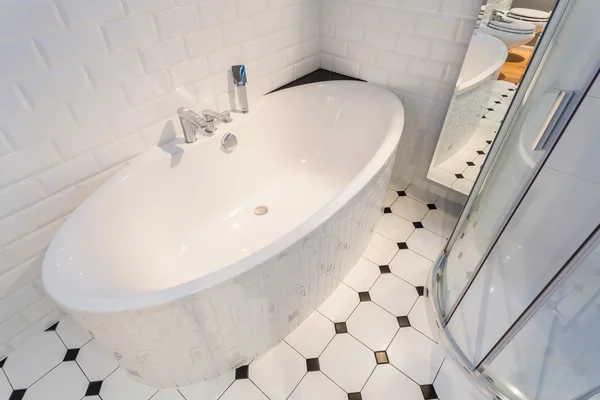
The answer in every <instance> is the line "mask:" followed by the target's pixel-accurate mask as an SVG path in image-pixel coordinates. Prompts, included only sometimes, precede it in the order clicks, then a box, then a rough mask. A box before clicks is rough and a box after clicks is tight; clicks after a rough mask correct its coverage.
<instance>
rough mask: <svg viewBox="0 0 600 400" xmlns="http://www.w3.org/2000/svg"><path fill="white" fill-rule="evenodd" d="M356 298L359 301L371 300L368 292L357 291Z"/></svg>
mask: <svg viewBox="0 0 600 400" xmlns="http://www.w3.org/2000/svg"><path fill="white" fill-rule="evenodd" d="M358 298H359V299H360V301H371V295H370V294H369V292H358Z"/></svg>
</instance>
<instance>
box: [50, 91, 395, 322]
mask: <svg viewBox="0 0 600 400" xmlns="http://www.w3.org/2000/svg"><path fill="white" fill-rule="evenodd" d="M313 86H363V87H365V86H368V87H369V90H373V89H375V90H377V91H379V92H380V93H381V95H382V96H383V97H387V98H388V99H389V100H388V101H393V102H395V104H394V107H393V108H395V109H396V112H395V114H394V116H393V118H391V121H390V125H389V127H388V132H387V134H386V135H385V137H384V140H383V141H382V143H381V145H380V146H379V148H377V150H376V151H375V153H374V155H373V157H372V158H371V159H370V160H369V161H368V162H367V163H366V164H365V166H364V167H363V168H362V169H361V170H360V172H358V173H357V174H356V175H355V176H354V177H353V178H352V179H351V180H350V182H349V183H348V185H347V186H345V187H344V188H343V189H342V190H341V191H340V192H339V193H338V194H337V195H336V196H335V197H334V198H333V199H332V200H331V201H329V202H328V203H325V204H324V205H323V207H322V208H320V209H319V210H318V211H317V212H315V213H314V214H313V215H312V216H310V217H309V218H308V219H306V220H305V221H304V222H303V223H302V224H301V225H299V226H298V227H295V228H293V229H292V230H291V231H290V232H288V233H287V234H285V235H283V236H281V237H279V238H278V239H277V240H275V241H274V242H271V243H269V244H268V245H266V246H265V247H263V248H261V249H260V250H258V251H256V252H254V253H252V254H250V255H248V256H247V257H244V258H242V259H240V260H238V261H237V262H235V263H233V264H230V265H228V266H226V267H223V268H220V269H218V270H215V271H212V272H210V273H208V274H206V275H203V276H201V277H198V278H195V279H193V280H191V281H188V282H185V283H182V284H179V285H177V286H173V287H170V288H166V289H160V290H157V291H152V292H144V293H131V294H127V295H124V296H123V295H119V296H93V297H89V296H82V293H80V292H74V293H66V291H65V290H64V287H63V285H65V281H64V280H63V281H60V280H59V279H56V278H55V279H50V278H47V276H50V275H52V274H53V271H52V269H53V265H52V264H53V262H52V260H51V259H50V258H48V253H52V252H54V251H56V249H55V247H56V246H58V245H59V243H60V242H58V241H55V239H56V238H57V237H58V235H59V234H60V230H59V231H58V232H57V234H56V235H55V236H54V238H53V240H52V242H51V244H50V246H49V247H48V251H47V253H46V255H45V256H44V260H43V263H42V274H41V275H42V282H43V285H44V288H45V289H46V291H47V293H48V294H49V295H50V297H51V298H52V299H53V300H54V301H55V302H56V303H58V305H60V306H61V307H62V308H63V309H65V310H67V311H70V312H74V313H91V314H104V313H115V312H125V311H136V310H140V309H148V308H153V307H160V306H163V305H166V304H169V303H172V302H174V301H177V300H179V299H182V298H185V297H187V296H190V295H193V294H195V293H198V292H201V291H203V290H207V289H210V288H212V287H215V286H217V285H219V284H221V283H223V282H225V281H228V280H230V279H234V278H235V277H237V276H239V275H241V274H243V273H245V272H247V271H249V270H251V269H252V268H253V267H255V266H257V265H260V264H262V263H264V262H266V261H268V260H269V259H271V258H273V257H276V256H277V255H278V254H280V253H282V252H283V251H285V250H286V249H287V248H289V247H290V246H292V245H293V244H294V243H296V242H298V241H300V240H302V238H303V237H305V236H306V235H308V234H309V233H310V232H312V231H313V230H315V229H318V227H319V226H321V225H322V224H323V222H324V221H326V220H329V219H330V218H331V217H333V216H334V215H335V214H336V213H337V212H338V211H339V210H341V209H342V208H343V207H344V206H345V205H346V204H348V203H349V202H350V201H351V200H352V199H353V198H354V197H355V196H356V195H357V194H358V193H359V192H360V190H362V188H364V187H365V185H366V184H367V183H368V182H369V181H370V180H371V179H372V178H373V177H374V176H375V175H376V174H377V172H378V171H379V170H380V169H381V168H383V166H384V165H385V163H386V161H387V160H388V159H389V158H390V157H391V156H393V154H394V151H395V150H396V148H397V146H398V144H399V142H400V138H401V135H402V130H403V127H404V106H403V104H402V102H401V100H400V99H399V98H398V97H397V96H396V95H395V94H394V93H393V92H391V91H390V90H388V89H385V88H382V87H379V86H376V85H373V84H369V83H367V82H358V81H330V82H317V83H312V84H307V85H302V86H297V87H293V88H290V89H286V90H283V91H279V92H275V93H272V94H265V95H263V96H261V97H259V98H258V99H257V100H255V109H257V108H261V107H262V106H264V105H265V104H267V103H268V102H270V101H272V100H271V99H272V98H273V97H275V96H277V97H279V96H280V95H281V94H285V93H290V92H291V91H301V90H303V89H305V88H306V87H313ZM357 89H358V87H357V88H356V89H354V90H352V92H351V93H352V95H356V93H357ZM242 123H243V121H241V122H240V124H242ZM236 125H237V124H236ZM211 139H214V138H210V139H207V140H201V141H200V140H199V141H197V142H196V143H191V144H186V145H185V146H202V145H203V144H204V143H206V142H207V141H209V140H211ZM181 143H182V141H181V139H179V138H176V139H175V140H173V141H170V142H168V143H166V144H165V145H163V146H160V147H159V149H160V150H161V151H162V152H164V151H165V149H169V150H170V151H181V150H180V149H178V147H177V146H178V145H180V144H181ZM186 148H189V147H186ZM156 150H157V148H153V149H151V150H150V151H147V152H145V153H144V154H142V155H141V156H139V157H137V158H135V159H133V160H131V161H130V162H129V164H127V165H126V166H125V167H124V168H123V169H121V170H120V171H119V172H117V173H116V174H115V175H114V176H113V177H111V178H110V179H109V180H108V181H107V182H105V183H104V184H103V185H102V186H101V187H100V188H98V189H97V191H101V190H108V188H110V187H111V186H112V183H113V182H114V181H118V180H120V179H122V178H123V177H124V176H126V174H127V173H128V172H129V171H130V170H131V169H133V168H136V167H139V166H140V165H143V164H144V163H146V162H148V161H149V160H151V159H152V158H153V157H157V155H156V153H155V151H156ZM159 154H160V153H159ZM92 196H93V194H92V195H90V197H88V199H89V198H91V197H92ZM86 202H87V199H86V200H85V201H84V202H83V203H82V204H81V205H80V207H81V206H82V205H84V204H85V203H86ZM61 229H62V227H61ZM49 281H50V282H49Z"/></svg>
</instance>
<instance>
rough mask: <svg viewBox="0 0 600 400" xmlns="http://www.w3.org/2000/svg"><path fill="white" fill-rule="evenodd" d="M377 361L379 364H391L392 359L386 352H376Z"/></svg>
mask: <svg viewBox="0 0 600 400" xmlns="http://www.w3.org/2000/svg"><path fill="white" fill-rule="evenodd" d="M375 361H376V362H377V364H389V363H390V359H389V358H388V355H387V353H386V352H385V351H376V352H375Z"/></svg>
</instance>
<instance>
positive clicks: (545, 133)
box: [531, 90, 573, 151]
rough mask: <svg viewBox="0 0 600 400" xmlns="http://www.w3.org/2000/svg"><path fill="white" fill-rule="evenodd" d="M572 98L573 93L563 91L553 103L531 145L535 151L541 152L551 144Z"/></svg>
mask: <svg viewBox="0 0 600 400" xmlns="http://www.w3.org/2000/svg"><path fill="white" fill-rule="evenodd" d="M572 97H573V92H572V91H569V92H566V91H564V90H561V91H559V92H558V94H557V95H556V98H555V99H554V102H553V103H552V106H551V107H550V110H549V111H548V115H546V119H544V122H543V124H542V126H541V127H540V130H539V132H538V134H537V135H536V137H535V139H534V140H533V143H532V144H531V148H532V149H533V150H534V151H540V150H544V149H545V148H546V144H548V143H549V142H550V138H551V137H552V136H553V133H554V132H555V128H556V125H557V124H558V121H559V120H560V118H561V116H562V114H563V113H564V112H565V110H566V108H567V106H568V105H569V101H571V98H572Z"/></svg>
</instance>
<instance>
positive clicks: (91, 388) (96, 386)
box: [85, 381, 103, 396]
mask: <svg viewBox="0 0 600 400" xmlns="http://www.w3.org/2000/svg"><path fill="white" fill-rule="evenodd" d="M102 383H103V382H102V381H94V382H90V383H89V384H88V387H87V390H86V391H85V395H86V396H98V395H99V394H100V389H101V388H102Z"/></svg>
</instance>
